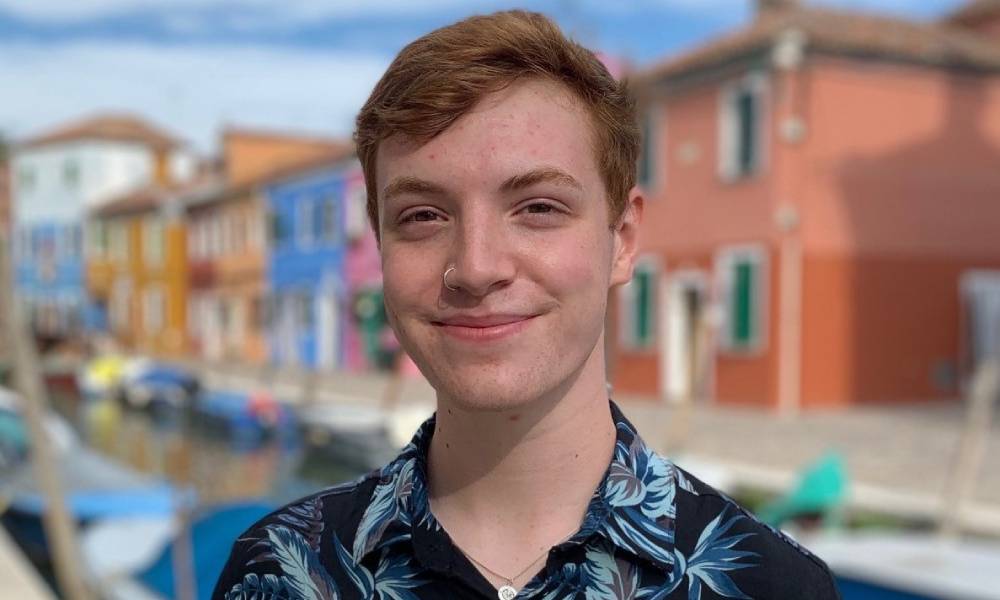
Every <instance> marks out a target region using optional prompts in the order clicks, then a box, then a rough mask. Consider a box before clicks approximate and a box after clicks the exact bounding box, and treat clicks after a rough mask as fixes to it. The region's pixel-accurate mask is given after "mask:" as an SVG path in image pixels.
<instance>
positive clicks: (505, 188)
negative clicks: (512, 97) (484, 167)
mask: <svg viewBox="0 0 1000 600" xmlns="http://www.w3.org/2000/svg"><path fill="white" fill-rule="evenodd" d="M539 183H554V184H556V185H561V186H564V187H570V188H573V189H576V190H582V189H583V185H582V184H581V183H580V182H579V181H577V179H576V178H575V177H573V176H572V175H570V174H569V173H567V172H565V171H562V170H560V169H557V168H555V167H541V168H538V169H532V170H530V171H527V172H524V173H519V174H517V175H514V176H512V177H510V178H508V179H507V180H506V181H504V182H503V183H502V184H500V191H502V192H513V191H517V190H521V189H524V188H527V187H531V186H533V185H536V184H539ZM447 193H448V192H447V190H446V189H445V188H444V187H442V186H440V185H438V184H436V183H433V182H430V181H427V180H426V179H420V178H419V177H413V176H410V175H405V176H403V177H397V178H396V179H394V180H392V181H391V182H389V185H387V186H385V189H384V190H382V197H383V198H384V200H385V202H388V201H389V200H391V199H392V198H394V197H396V196H399V195H401V194H416V195H423V196H444V195H447Z"/></svg>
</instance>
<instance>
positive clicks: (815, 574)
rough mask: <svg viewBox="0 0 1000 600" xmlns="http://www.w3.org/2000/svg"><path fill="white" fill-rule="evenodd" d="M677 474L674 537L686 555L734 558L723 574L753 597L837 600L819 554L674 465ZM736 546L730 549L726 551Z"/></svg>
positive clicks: (831, 576) (830, 576)
mask: <svg viewBox="0 0 1000 600" xmlns="http://www.w3.org/2000/svg"><path fill="white" fill-rule="evenodd" d="M674 469H675V473H676V477H677V492H676V494H677V498H676V502H677V515H676V530H675V532H676V533H675V535H676V540H675V544H676V547H677V548H678V550H679V551H680V552H681V553H682V554H684V555H685V556H686V557H687V558H688V561H689V562H690V561H692V560H701V559H704V558H705V556H704V555H706V554H708V553H710V552H711V551H712V546H713V544H714V546H715V548H716V549H717V552H718V553H719V556H716V557H715V558H719V557H720V556H721V554H726V553H727V552H728V553H729V554H733V556H735V557H738V558H733V557H730V556H728V554H727V557H726V559H728V560H732V561H733V562H740V563H741V565H740V568H739V569H733V570H731V571H729V572H728V574H727V575H728V577H730V578H731V579H732V581H733V582H735V585H736V586H737V587H739V589H740V590H741V591H742V592H743V593H745V594H747V595H748V596H750V597H753V598H761V599H764V598H811V599H813V600H837V599H839V598H840V594H839V593H838V592H837V588H836V584H835V582H834V579H833V575H832V574H831V573H830V570H829V568H828V567H827V566H826V563H824V562H823V561H822V560H821V559H820V558H819V557H817V556H816V555H814V554H813V553H812V552H810V551H809V550H808V549H806V548H805V547H804V546H802V545H801V544H799V543H798V542H796V541H795V540H793V539H792V538H791V537H789V536H788V535H786V534H785V533H783V532H781V531H779V530H777V529H775V528H773V527H771V526H769V525H767V524H765V523H763V522H761V521H760V520H759V519H757V517H756V516H754V515H753V514H752V513H751V512H750V511H748V510H747V509H745V508H744V507H743V506H741V505H740V504H739V503H737V502H736V501H735V500H733V499H732V498H730V497H729V496H727V495H726V494H724V493H722V492H720V491H718V490H716V489H715V488H713V487H711V486H710V485H708V484H706V483H704V482H702V481H700V480H699V479H698V478H696V477H694V476H693V475H691V474H690V473H688V472H687V471H684V470H683V469H681V468H679V467H676V466H675V467H674ZM734 550H735V551H736V552H732V551H734Z"/></svg>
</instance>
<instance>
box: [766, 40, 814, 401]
mask: <svg viewBox="0 0 1000 600" xmlns="http://www.w3.org/2000/svg"><path fill="white" fill-rule="evenodd" d="M805 48H806V36H805V34H804V33H803V32H802V31H800V30H797V29H788V30H785V31H783V32H781V33H780V34H779V35H778V37H777V38H776V39H775V42H774V47H773V49H772V63H773V65H774V68H775V80H776V85H775V102H774V107H775V110H774V112H775V116H776V117H777V119H776V124H777V127H776V133H777V136H776V143H775V144H774V151H775V154H776V156H775V161H774V163H775V169H774V189H775V197H776V198H777V199H778V204H777V206H776V208H775V211H774V222H775V226H776V228H777V231H778V239H779V249H778V251H779V256H780V258H779V273H780V277H779V286H780V287H779V290H778V303H779V304H778V414H779V415H781V416H782V417H785V418H794V417H795V416H796V415H798V413H799V410H800V408H801V404H802V398H801V394H802V261H803V257H802V254H803V251H802V237H801V228H800V221H801V218H802V216H801V210H800V208H799V206H798V205H797V204H796V203H795V201H797V200H799V199H800V198H801V195H802V192H801V186H800V185H799V182H800V181H801V173H797V172H795V169H796V167H797V166H798V165H796V164H789V162H790V161H791V160H793V159H794V158H795V150H796V148H795V147H796V146H798V145H799V144H800V143H801V142H802V141H803V140H804V139H805V133H806V127H805V121H804V119H803V117H802V116H801V111H802V110H803V109H802V107H800V106H799V104H800V103H799V101H798V99H799V98H798V94H796V92H797V88H798V86H799V85H800V80H801V73H802V65H803V62H804V60H805Z"/></svg>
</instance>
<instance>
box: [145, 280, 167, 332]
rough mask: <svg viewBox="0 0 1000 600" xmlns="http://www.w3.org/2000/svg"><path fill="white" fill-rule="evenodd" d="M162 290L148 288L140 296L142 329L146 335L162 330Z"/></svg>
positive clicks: (155, 287)
mask: <svg viewBox="0 0 1000 600" xmlns="http://www.w3.org/2000/svg"><path fill="white" fill-rule="evenodd" d="M163 313H164V300H163V290H162V289H161V288H160V286H158V285H153V286H150V287H148V288H147V289H146V291H145V292H143V295H142V327H143V329H144V330H145V331H146V333H159V332H160V331H161V330H162V329H163Z"/></svg>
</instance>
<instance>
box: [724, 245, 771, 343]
mask: <svg viewBox="0 0 1000 600" xmlns="http://www.w3.org/2000/svg"><path fill="white" fill-rule="evenodd" d="M717 269H718V274H719V278H720V289H721V292H722V299H723V311H724V325H723V328H722V336H721V344H722V347H723V349H725V350H730V351H735V352H755V351H759V350H762V349H763V347H764V341H765V330H766V328H765V319H766V315H767V305H766V302H765V299H766V290H767V270H766V254H765V251H764V249H763V247H759V246H748V247H742V248H731V249H727V250H724V251H723V252H722V253H721V254H720V257H719V260H718V265H717Z"/></svg>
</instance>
